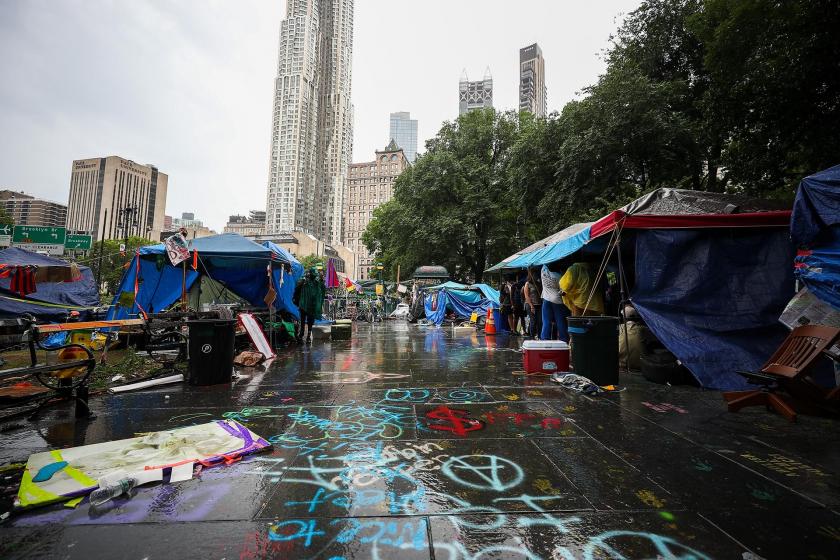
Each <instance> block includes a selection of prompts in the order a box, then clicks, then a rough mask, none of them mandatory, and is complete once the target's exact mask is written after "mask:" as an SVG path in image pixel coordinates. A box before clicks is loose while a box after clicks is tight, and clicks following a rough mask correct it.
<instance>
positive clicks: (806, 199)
mask: <svg viewBox="0 0 840 560" xmlns="http://www.w3.org/2000/svg"><path fill="white" fill-rule="evenodd" d="M790 234H791V238H792V239H793V242H794V243H795V244H796V245H797V246H798V247H800V248H801V250H800V251H799V255H798V256H797V257H796V274H797V276H798V277H799V278H800V279H801V280H802V281H803V282H804V283H805V285H806V286H808V289H809V290H811V292H812V293H813V294H814V295H815V296H817V297H818V298H820V299H821V300H823V301H825V302H827V303H828V304H829V305H831V306H832V307H834V308H835V309H840V165H837V166H834V167H832V168H830V169H826V170H825V171H820V172H819V173H815V174H814V175H811V176H810V177H806V178H805V179H803V180H802V182H801V183H799V189H798V190H797V192H796V201H795V202H794V204H793V216H791V222H790Z"/></svg>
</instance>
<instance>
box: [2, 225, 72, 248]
mask: <svg viewBox="0 0 840 560" xmlns="http://www.w3.org/2000/svg"><path fill="white" fill-rule="evenodd" d="M66 237H67V229H66V228H63V227H51V226H15V233H14V235H12V241H13V242H14V243H15V244H16V245H17V244H19V243H36V244H49V245H64V240H65V239H66Z"/></svg>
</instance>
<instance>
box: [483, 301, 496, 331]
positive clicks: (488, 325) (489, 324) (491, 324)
mask: <svg viewBox="0 0 840 560" xmlns="http://www.w3.org/2000/svg"><path fill="white" fill-rule="evenodd" d="M488 334H496V321H495V320H494V319H493V308H492V307H491V308H490V309H488V310H487V320H486V321H485V322H484V335H485V336H486V335H488Z"/></svg>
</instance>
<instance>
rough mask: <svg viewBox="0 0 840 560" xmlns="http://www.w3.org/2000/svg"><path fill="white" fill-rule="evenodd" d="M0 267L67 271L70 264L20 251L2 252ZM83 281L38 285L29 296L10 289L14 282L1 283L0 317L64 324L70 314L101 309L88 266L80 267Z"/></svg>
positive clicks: (13, 248) (0, 253)
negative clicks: (96, 308)
mask: <svg viewBox="0 0 840 560" xmlns="http://www.w3.org/2000/svg"><path fill="white" fill-rule="evenodd" d="M0 265H7V266H34V267H39V268H45V267H50V268H52V267H57V268H64V269H67V268H69V267H70V263H68V262H66V261H63V260H61V259H57V258H54V257H48V256H46V255H39V254H38V253H33V252H30V251H26V250H24V249H18V248H15V247H12V248H9V249H5V250H3V251H0ZM79 272H80V273H81V279H80V280H76V281H75V282H72V281H71V282H66V281H59V282H50V281H47V282H36V284H35V288H36V290H35V291H34V292H32V293H29V294H27V295H25V296H21V295H20V294H19V293H16V292H13V291H12V290H11V289H10V284H11V281H12V280H11V278H3V279H0V317H19V316H21V315H23V314H24V313H29V314H31V315H33V316H35V318H36V319H38V320H41V321H61V320H63V319H65V318H66V316H67V313H68V312H69V311H79V312H80V314H81V315H83V316H84V315H85V314H86V313H87V311H88V310H89V309H91V308H93V307H96V306H98V305H99V294H98V292H97V290H96V281H95V280H94V279H93V273H92V272H91V270H90V269H89V268H88V267H86V266H79Z"/></svg>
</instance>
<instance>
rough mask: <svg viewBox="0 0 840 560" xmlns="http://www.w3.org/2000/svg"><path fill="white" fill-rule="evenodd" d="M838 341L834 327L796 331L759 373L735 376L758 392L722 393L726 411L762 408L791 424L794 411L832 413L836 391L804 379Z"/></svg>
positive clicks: (803, 328)
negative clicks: (780, 390) (771, 411)
mask: <svg viewBox="0 0 840 560" xmlns="http://www.w3.org/2000/svg"><path fill="white" fill-rule="evenodd" d="M838 339H840V329H837V328H834V327H823V326H820V325H805V326H802V327H796V328H795V329H793V331H791V333H790V334H789V335H788V337H787V338H786V339H785V341H784V342H783V343H782V345H781V346H779V348H778V349H777V350H776V352H775V353H774V354H773V356H772V357H771V358H770V359H769V360H767V363H765V364H764V366H763V367H762V368H761V369H760V370H759V371H756V372H745V371H739V372H738V373H739V374H740V375H743V376H744V377H746V378H747V380H748V381H749V382H750V383H753V384H755V385H761V388H760V389H756V390H752V391H728V392H725V393H723V398H724V399H725V400H726V402H727V407H728V408H729V411H730V412H737V411H739V410H741V409H742V408H745V407H748V406H758V405H764V406H766V407H767V408H768V409H771V408H772V409H773V410H775V411H776V412H778V413H779V414H781V415H782V416H784V417H785V418H787V419H788V420H790V421H791V422H795V421H796V413H797V410H799V411H806V412H815V413H820V412H829V413H831V412H836V410H835V409H833V408H832V405H833V404H835V403H837V402H838V399H837V398H838V397H839V396H840V391H838V389H836V388H835V389H833V390H827V389H824V388H822V387H820V386H818V385H817V384H815V383H814V382H813V381H811V380H810V379H808V378H807V370H808V368H809V367H810V366H811V365H812V364H813V363H814V362H815V361H816V360H817V358H819V356H820V355H821V354H822V352H823V351H824V350H826V349H827V348H830V347H831V346H832V344H834V343H835V342H836V341H837V340H838ZM777 389H783V390H784V391H786V392H787V395H783V394H780V393H778V392H777V391H776V390H777Z"/></svg>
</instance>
